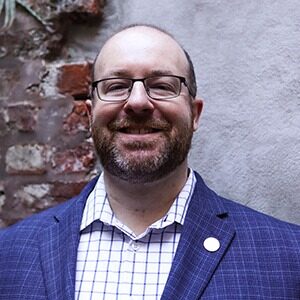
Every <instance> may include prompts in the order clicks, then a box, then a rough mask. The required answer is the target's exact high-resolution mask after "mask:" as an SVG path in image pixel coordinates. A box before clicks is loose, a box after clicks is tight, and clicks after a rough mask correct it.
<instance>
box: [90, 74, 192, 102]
mask: <svg viewBox="0 0 300 300" xmlns="http://www.w3.org/2000/svg"><path fill="white" fill-rule="evenodd" d="M137 81H141V82H142V83H143V85H144V88H145V90H146V93H147V94H148V96H149V97H150V98H152V99H155V100H167V99H172V98H175V97H177V96H179V95H180V93H181V84H182V83H183V84H184V85H185V86H186V87H187V88H188V85H187V82H186V79H185V78H184V77H181V76H175V75H161V76H151V77H146V78H138V79H130V78H106V79H101V80H97V81H94V82H93V83H92V92H93V91H94V90H95V89H96V91H97V96H98V98H99V99H100V100H102V101H107V102H121V101H125V100H127V99H128V98H129V96H130V93H131V91H132V88H133V85H134V83H135V82H137ZM188 89H189V88H188ZM189 93H190V91H189Z"/></svg>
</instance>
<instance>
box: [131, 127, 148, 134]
mask: <svg viewBox="0 0 300 300" xmlns="http://www.w3.org/2000/svg"><path fill="white" fill-rule="evenodd" d="M125 132H126V133H131V134H147V133H152V132H154V129H151V128H127V129H126V130H125Z"/></svg>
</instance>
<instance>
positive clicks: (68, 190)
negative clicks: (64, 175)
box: [50, 181, 87, 202]
mask: <svg viewBox="0 0 300 300" xmlns="http://www.w3.org/2000/svg"><path fill="white" fill-rule="evenodd" d="M86 184H87V181H79V182H76V181H74V182H59V181H57V182H53V184H52V188H51V191H50V194H51V196H53V198H54V199H55V201H57V202H61V201H65V200H67V199H70V198H72V197H74V196H76V195H78V194H79V193H80V192H81V190H82V188H83V187H84V186H85V185H86Z"/></svg>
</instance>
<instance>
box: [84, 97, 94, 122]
mask: <svg viewBox="0 0 300 300" xmlns="http://www.w3.org/2000/svg"><path fill="white" fill-rule="evenodd" d="M85 105H86V108H87V112H88V115H89V122H90V126H91V124H92V120H93V104H92V100H90V99H88V100H86V101H85Z"/></svg>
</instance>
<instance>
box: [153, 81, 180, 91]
mask: <svg viewBox="0 0 300 300" xmlns="http://www.w3.org/2000/svg"><path fill="white" fill-rule="evenodd" d="M150 89H152V90H161V91H174V86H172V85H171V84H169V83H166V82H158V83H154V84H152V85H151V86H150Z"/></svg>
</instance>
